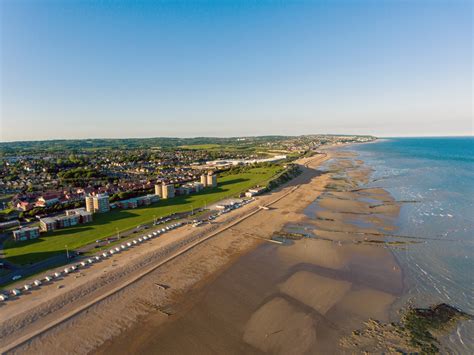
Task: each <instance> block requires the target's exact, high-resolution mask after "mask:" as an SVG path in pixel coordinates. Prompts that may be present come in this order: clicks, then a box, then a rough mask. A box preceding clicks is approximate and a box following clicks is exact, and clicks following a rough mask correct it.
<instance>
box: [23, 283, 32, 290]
mask: <svg viewBox="0 0 474 355" xmlns="http://www.w3.org/2000/svg"><path fill="white" fill-rule="evenodd" d="M23 289H24V290H25V291H28V290H31V285H30V284H26V285H25V286H23Z"/></svg>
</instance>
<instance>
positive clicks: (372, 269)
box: [0, 152, 403, 354]
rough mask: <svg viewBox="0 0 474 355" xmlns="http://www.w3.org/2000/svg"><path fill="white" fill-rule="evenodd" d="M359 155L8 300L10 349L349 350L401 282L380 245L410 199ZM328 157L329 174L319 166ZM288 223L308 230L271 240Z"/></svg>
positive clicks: (386, 311)
mask: <svg viewBox="0 0 474 355" xmlns="http://www.w3.org/2000/svg"><path fill="white" fill-rule="evenodd" d="M350 158H351V156H350V154H349V153H335V152H329V154H328V155H326V154H324V155H318V156H316V157H312V158H307V159H304V160H302V161H300V162H299V163H300V164H301V166H302V168H303V173H302V174H301V175H299V176H298V177H297V178H295V179H294V180H292V181H290V182H289V183H288V184H286V185H285V186H283V187H282V188H280V189H278V190H276V191H273V192H272V193H270V194H268V195H265V196H261V197H259V198H258V200H257V201H255V202H254V203H252V204H249V205H248V206H245V207H244V208H242V209H241V210H238V211H235V212H234V213H231V214H229V215H228V216H225V217H224V218H223V219H222V220H219V221H218V223H216V224H214V225H209V226H204V227H203V228H202V229H199V230H196V229H193V228H183V229H181V230H177V231H174V232H172V233H170V234H169V235H166V236H163V237H162V238H158V239H156V240H153V241H152V242H150V243H149V244H148V245H147V246H146V247H141V248H137V249H136V250H134V251H133V252H129V253H124V254H121V255H117V256H115V257H114V258H111V259H109V260H108V261H107V263H110V265H105V266H106V267H105V268H104V265H101V266H99V265H97V266H93V267H91V268H90V270H87V272H84V274H83V275H81V274H78V275H76V276H77V277H74V278H67V279H65V280H63V281H62V283H63V287H62V288H60V289H58V288H57V287H56V286H54V287H43V288H42V289H41V290H39V291H36V292H35V293H34V294H33V293H32V294H31V295H25V296H23V297H24V298H25V300H27V299H28V301H29V302H28V303H27V304H28V308H27V309H25V308H22V307H21V303H25V304H26V302H17V303H12V304H11V305H8V307H2V308H0V318H1V319H2V321H1V323H0V340H1V343H2V346H4V349H6V350H9V351H11V352H13V353H25V352H28V353H37V354H43V353H45V354H46V353H48V354H60V353H64V352H67V353H78V354H79V353H81V354H83V353H91V352H92V353H111V352H112V353H124V354H125V353H131V352H133V353H137V352H140V353H156V352H158V351H159V352H165V353H242V352H246V353H260V352H271V353H288V352H291V353H323V352H328V351H334V350H335V349H339V350H340V349H342V348H341V346H342V345H341V344H342V343H341V342H340V339H341V338H342V337H343V336H345V335H347V334H350V332H351V331H353V330H354V329H356V328H358V327H360V326H361V325H362V324H363V322H365V321H367V320H368V319H369V318H376V319H379V320H382V321H387V320H388V319H389V316H390V311H391V305H392V303H393V302H394V300H395V299H396V297H398V296H399V295H400V294H401V292H402V290H403V283H402V273H401V271H400V268H399V267H398V265H397V263H396V261H395V259H394V257H393V255H392V254H391V253H390V251H389V250H388V249H385V248H383V247H381V246H380V244H378V243H374V240H372V239H377V238H378V239H379V240H380V238H381V237H380V233H381V232H383V230H387V229H390V228H392V225H391V220H392V218H393V216H395V215H396V214H397V209H398V206H397V204H396V203H395V202H394V201H393V199H391V197H390V195H389V194H388V193H386V192H385V191H384V190H377V189H372V190H358V188H357V187H358V185H359V184H360V183H362V182H364V181H366V179H367V178H368V174H369V173H370V171H369V169H367V168H366V167H364V165H363V162H361V161H355V160H353V159H350ZM328 159H331V164H330V166H329V171H320V170H318V167H319V166H320V164H322V163H323V162H325V161H328ZM342 172H345V173H344V177H341V176H340V174H341V173H342ZM315 201H316V203H315ZM259 205H268V207H269V209H268V210H259V208H258V206H259ZM289 231H291V232H295V231H296V232H297V233H298V234H304V235H306V236H307V237H304V238H301V239H285V240H284V243H283V244H276V243H275V242H272V241H269V239H270V238H271V237H272V235H273V236H274V235H278V233H281V234H282V235H284V232H289ZM368 236H370V238H369V237H368ZM206 238H207V239H206ZM94 268H96V269H94ZM17 305H18V306H17ZM10 306H11V307H10ZM58 320H60V321H58ZM52 325H54V326H52ZM20 340H25V341H20ZM14 345H17V346H14Z"/></svg>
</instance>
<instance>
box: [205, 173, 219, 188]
mask: <svg viewBox="0 0 474 355" xmlns="http://www.w3.org/2000/svg"><path fill="white" fill-rule="evenodd" d="M207 186H209V187H217V175H214V174H212V173H209V174H207Z"/></svg>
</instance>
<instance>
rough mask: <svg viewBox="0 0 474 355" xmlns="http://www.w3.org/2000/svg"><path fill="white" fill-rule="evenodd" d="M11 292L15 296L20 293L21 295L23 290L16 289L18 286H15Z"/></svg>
mask: <svg viewBox="0 0 474 355" xmlns="http://www.w3.org/2000/svg"><path fill="white" fill-rule="evenodd" d="M11 293H12V295H13V296H19V295H21V291H20V290H18V289H16V288H14V289H13V290H11Z"/></svg>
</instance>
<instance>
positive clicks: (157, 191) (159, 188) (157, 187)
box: [155, 184, 163, 197]
mask: <svg viewBox="0 0 474 355" xmlns="http://www.w3.org/2000/svg"><path fill="white" fill-rule="evenodd" d="M155 195H157V196H160V197H163V185H162V184H156V185H155Z"/></svg>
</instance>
